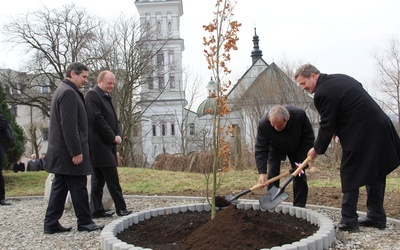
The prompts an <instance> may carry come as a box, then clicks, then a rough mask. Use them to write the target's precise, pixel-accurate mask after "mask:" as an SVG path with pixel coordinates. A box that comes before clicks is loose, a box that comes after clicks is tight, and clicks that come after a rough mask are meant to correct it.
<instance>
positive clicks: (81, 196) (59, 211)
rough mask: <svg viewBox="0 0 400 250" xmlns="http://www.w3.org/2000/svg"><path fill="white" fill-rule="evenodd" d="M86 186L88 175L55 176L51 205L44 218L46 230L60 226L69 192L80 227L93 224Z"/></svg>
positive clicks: (50, 199)
mask: <svg viewBox="0 0 400 250" xmlns="http://www.w3.org/2000/svg"><path fill="white" fill-rule="evenodd" d="M86 185H87V178H86V175H82V176H71V175H62V174H55V175H54V179H53V183H52V185H51V193H50V198H49V204H48V206H47V210H46V216H45V218H44V228H45V229H53V228H56V227H57V226H58V225H60V223H59V219H60V218H61V216H62V215H63V212H64V205H65V200H66V198H67V193H68V190H69V191H70V193H71V199H72V205H73V206H74V210H75V215H76V217H77V224H78V226H81V225H87V224H91V223H93V220H92V215H91V213H90V207H89V195H88V192H87V188H86Z"/></svg>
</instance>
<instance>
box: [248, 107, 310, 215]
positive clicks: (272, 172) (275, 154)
mask: <svg viewBox="0 0 400 250" xmlns="http://www.w3.org/2000/svg"><path fill="white" fill-rule="evenodd" d="M313 145H314V131H313V128H312V126H311V123H310V120H309V119H308V117H307V115H306V113H305V111H304V110H302V109H300V108H297V107H294V106H274V107H273V108H271V110H270V111H269V112H268V113H267V114H266V115H265V116H264V117H263V118H262V119H261V120H260V122H259V125H258V131H257V141H256V145H255V158H256V164H257V168H258V173H259V175H260V176H259V181H258V182H259V183H265V182H266V181H267V177H268V180H269V179H271V178H273V177H275V176H278V175H279V173H280V166H281V161H283V160H285V159H286V157H288V158H289V161H290V164H291V166H292V168H296V163H297V162H299V163H300V162H303V161H304V159H306V158H307V152H308V151H309V150H310V149H311V148H312V147H313ZM267 165H268V176H267ZM273 187H276V188H277V187H279V180H278V181H276V182H273V183H271V184H269V185H268V190H270V189H271V188H273ZM293 194H294V200H293V206H297V207H305V206H306V203H307V195H308V185H307V177H306V175H305V173H303V174H301V175H300V176H296V177H295V178H294V179H293Z"/></svg>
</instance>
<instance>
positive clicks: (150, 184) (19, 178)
mask: <svg viewBox="0 0 400 250" xmlns="http://www.w3.org/2000/svg"><path fill="white" fill-rule="evenodd" d="M118 172H119V178H120V183H121V186H122V190H123V192H124V194H138V195H162V194H173V193H181V194H182V193H183V194H184V193H185V192H187V193H188V195H193V194H198V195H199V196H203V195H204V191H205V189H206V186H205V185H206V179H205V176H204V174H198V173H186V172H173V171H166V170H154V169H148V168H127V167H119V168H118ZM3 175H4V178H5V186H6V196H7V197H15V196H43V195H44V189H45V182H46V178H47V176H48V173H47V172H45V171H40V172H23V173H14V172H12V171H4V172H3ZM222 180H223V182H222V184H221V188H228V189H230V190H232V191H234V190H246V189H248V188H250V187H252V186H254V185H256V184H257V182H258V174H257V171H256V170H255V169H247V170H243V171H229V172H226V173H223V175H222ZM308 184H309V187H310V188H312V187H334V188H339V189H340V180H339V173H337V175H336V174H335V175H333V176H331V177H330V178H318V177H316V176H314V177H313V178H309V179H308ZM386 186H387V188H386V189H387V190H391V191H398V190H400V182H399V178H398V177H397V176H394V177H393V176H390V175H389V176H388V178H387V185H386Z"/></svg>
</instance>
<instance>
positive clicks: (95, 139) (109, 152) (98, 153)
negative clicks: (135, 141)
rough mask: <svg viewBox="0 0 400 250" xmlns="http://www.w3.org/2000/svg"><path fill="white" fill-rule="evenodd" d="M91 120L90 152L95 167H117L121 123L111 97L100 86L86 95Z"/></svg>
mask: <svg viewBox="0 0 400 250" xmlns="http://www.w3.org/2000/svg"><path fill="white" fill-rule="evenodd" d="M85 103H86V107H87V113H88V118H89V131H90V152H91V154H90V155H91V159H92V164H93V167H116V166H117V165H118V162H117V156H116V154H117V149H116V144H115V143H114V141H115V136H116V135H119V136H121V130H120V127H119V121H118V117H117V114H116V112H115V109H114V105H113V103H112V99H111V97H109V96H107V95H106V94H105V93H104V91H103V90H102V89H100V87H99V86H98V85H96V86H95V87H94V88H93V89H91V90H89V91H88V92H87V93H86V95H85Z"/></svg>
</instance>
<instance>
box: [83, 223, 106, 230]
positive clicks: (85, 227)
mask: <svg viewBox="0 0 400 250" xmlns="http://www.w3.org/2000/svg"><path fill="white" fill-rule="evenodd" d="M103 227H104V226H99V225H96V224H95V223H91V224H88V225H80V226H78V231H79V232H82V231H86V232H92V231H96V230H101V229H103Z"/></svg>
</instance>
